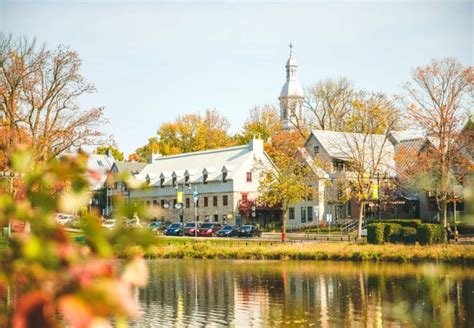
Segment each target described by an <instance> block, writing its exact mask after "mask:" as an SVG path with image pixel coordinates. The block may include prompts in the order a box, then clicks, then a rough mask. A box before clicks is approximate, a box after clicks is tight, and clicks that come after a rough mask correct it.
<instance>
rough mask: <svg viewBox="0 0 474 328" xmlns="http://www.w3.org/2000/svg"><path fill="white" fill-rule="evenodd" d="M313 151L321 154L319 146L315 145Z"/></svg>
mask: <svg viewBox="0 0 474 328" xmlns="http://www.w3.org/2000/svg"><path fill="white" fill-rule="evenodd" d="M313 152H314V154H315V155H316V154H319V146H314V148H313Z"/></svg>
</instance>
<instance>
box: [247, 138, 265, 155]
mask: <svg viewBox="0 0 474 328" xmlns="http://www.w3.org/2000/svg"><path fill="white" fill-rule="evenodd" d="M249 146H250V149H251V150H253V151H254V152H256V153H259V154H263V140H262V139H255V137H253V138H252V139H251V140H250V143H249Z"/></svg>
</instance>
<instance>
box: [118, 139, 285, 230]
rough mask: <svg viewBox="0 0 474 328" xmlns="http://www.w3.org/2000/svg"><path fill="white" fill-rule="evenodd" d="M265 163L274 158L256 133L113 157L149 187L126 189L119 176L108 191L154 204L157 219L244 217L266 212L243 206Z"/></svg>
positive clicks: (255, 187)
mask: <svg viewBox="0 0 474 328" xmlns="http://www.w3.org/2000/svg"><path fill="white" fill-rule="evenodd" d="M268 165H273V164H272V162H271V160H270V159H269V157H268V155H267V154H266V153H265V152H264V150H263V141H262V140H258V139H253V140H251V141H250V142H249V144H247V145H242V146H236V147H227V148H221V149H212V150H206V151H199V152H192V153H184V154H178V155H172V156H155V157H153V161H152V163H148V164H144V163H140V164H139V163H123V162H117V163H116V165H115V166H114V167H113V169H112V171H113V172H114V173H121V172H129V173H131V174H132V175H133V176H134V178H135V179H136V180H137V182H139V183H143V184H145V185H147V188H137V189H133V188H130V189H129V188H127V186H125V185H124V184H123V183H122V182H118V183H117V185H116V186H115V188H114V189H112V190H110V191H109V195H113V194H122V195H125V196H126V197H127V198H128V200H129V201H130V202H144V204H145V205H147V206H150V207H154V208H158V209H160V210H159V211H158V212H159V213H160V214H159V217H157V218H158V219H161V220H166V221H180V220H181V219H182V220H183V221H184V222H187V221H194V220H195V217H194V216H195V215H196V219H197V220H198V221H201V222H202V221H212V222H220V223H224V222H227V223H237V224H239V223H245V222H248V221H249V220H250V219H251V217H253V216H254V217H255V218H258V217H260V216H262V215H264V214H265V213H263V210H260V209H257V208H255V209H254V211H252V212H255V214H254V215H252V213H248V212H246V211H245V209H246V204H248V202H249V201H250V202H251V201H253V200H255V199H256V198H257V196H258V187H259V180H260V174H261V171H262V169H263V168H264V167H266V166H268ZM195 191H197V193H198V194H199V200H198V202H197V203H196V204H195V202H194V201H193V193H194V192H195ZM180 193H182V199H180V197H181V196H180ZM177 204H179V205H177ZM195 205H196V206H195ZM257 212H260V213H257ZM267 214H268V213H267ZM278 219H279V216H278Z"/></svg>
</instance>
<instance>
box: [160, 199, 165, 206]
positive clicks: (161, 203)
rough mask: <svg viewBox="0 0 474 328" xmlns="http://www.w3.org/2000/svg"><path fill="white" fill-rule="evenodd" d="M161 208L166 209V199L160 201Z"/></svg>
mask: <svg viewBox="0 0 474 328" xmlns="http://www.w3.org/2000/svg"><path fill="white" fill-rule="evenodd" d="M160 206H161V208H165V200H164V199H162V200H160Z"/></svg>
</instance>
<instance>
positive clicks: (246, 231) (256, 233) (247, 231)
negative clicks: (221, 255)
mask: <svg viewBox="0 0 474 328" xmlns="http://www.w3.org/2000/svg"><path fill="white" fill-rule="evenodd" d="M261 235H262V232H261V231H260V230H258V228H257V227H256V226H254V225H243V226H241V227H240V228H239V231H238V232H237V236H239V237H260V236H261Z"/></svg>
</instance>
